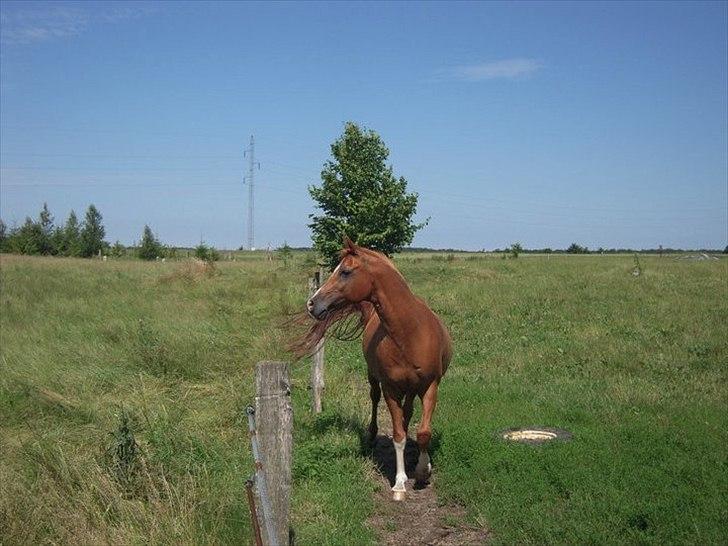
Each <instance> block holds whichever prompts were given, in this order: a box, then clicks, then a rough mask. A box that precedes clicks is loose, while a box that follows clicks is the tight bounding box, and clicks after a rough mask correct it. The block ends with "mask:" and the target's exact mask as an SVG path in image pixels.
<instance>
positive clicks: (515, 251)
mask: <svg viewBox="0 0 728 546" xmlns="http://www.w3.org/2000/svg"><path fill="white" fill-rule="evenodd" d="M510 250H511V258H518V255H519V254H520V253H521V252H523V247H522V246H521V243H513V244H512V245H511V248H510Z"/></svg>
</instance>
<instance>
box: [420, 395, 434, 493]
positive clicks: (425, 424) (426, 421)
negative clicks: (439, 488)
mask: <svg viewBox="0 0 728 546" xmlns="http://www.w3.org/2000/svg"><path fill="white" fill-rule="evenodd" d="M437 386H438V384H437V382H434V381H433V382H432V383H431V384H430V386H429V387H428V388H427V391H426V392H425V394H424V396H423V397H422V419H421V422H420V426H419V427H418V428H417V446H418V447H419V448H420V457H419V459H418V460H417V466H416V467H415V485H417V486H424V485H426V484H427V482H428V481H429V479H430V473H431V471H432V465H431V464H430V453H429V449H430V440H431V439H432V427H431V423H432V414H433V413H434V411H435V406H436V405H437Z"/></svg>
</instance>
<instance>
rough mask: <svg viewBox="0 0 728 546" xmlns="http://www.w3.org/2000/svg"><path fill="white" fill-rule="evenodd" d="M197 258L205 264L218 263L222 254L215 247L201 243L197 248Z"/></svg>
mask: <svg viewBox="0 0 728 546" xmlns="http://www.w3.org/2000/svg"><path fill="white" fill-rule="evenodd" d="M195 258H197V259H198V260H202V261H205V262H217V261H219V260H220V253H219V252H218V251H217V250H216V249H215V247H212V246H207V245H206V244H205V243H200V244H199V245H197V246H196V247H195Z"/></svg>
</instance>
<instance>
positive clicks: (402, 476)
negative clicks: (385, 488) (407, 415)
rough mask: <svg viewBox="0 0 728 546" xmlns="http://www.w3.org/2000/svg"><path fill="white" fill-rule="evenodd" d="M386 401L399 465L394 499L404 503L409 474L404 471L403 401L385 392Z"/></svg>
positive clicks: (405, 437) (396, 459)
mask: <svg viewBox="0 0 728 546" xmlns="http://www.w3.org/2000/svg"><path fill="white" fill-rule="evenodd" d="M384 400H385V402H386V403H387V408H388V409H389V414H390V415H391V416H392V441H393V442H394V455H395V461H396V463H397V473H396V475H395V478H394V486H393V487H392V492H393V493H392V498H393V499H394V500H396V501H403V500H404V499H405V497H406V494H405V492H406V488H405V486H404V484H405V482H406V481H407V473H406V472H405V469H404V446H405V445H406V443H407V434H406V433H405V429H404V412H403V410H402V399H401V397H400V398H396V397H395V396H392V394H391V393H389V392H387V390H386V388H385V391H384Z"/></svg>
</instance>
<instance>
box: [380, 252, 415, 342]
mask: <svg viewBox="0 0 728 546" xmlns="http://www.w3.org/2000/svg"><path fill="white" fill-rule="evenodd" d="M371 302H372V304H373V305H374V309H375V310H376V312H377V314H378V315H379V320H380V321H381V323H382V326H384V328H385V330H387V333H388V334H389V336H390V337H391V338H392V339H393V340H394V341H395V342H396V343H397V345H399V346H400V348H404V347H405V346H406V345H407V340H408V338H409V335H408V334H409V333H410V330H411V328H412V324H413V321H412V320H411V318H412V317H411V314H410V312H414V311H415V309H414V308H415V306H416V305H417V299H416V298H415V295H414V294H413V293H412V291H411V290H410V288H409V286H407V283H406V282H405V280H404V278H403V277H402V276H401V275H400V274H399V272H398V271H397V270H396V269H394V268H393V267H391V266H382V267H381V268H380V270H379V271H377V274H376V275H375V277H374V289H373V291H372V296H371Z"/></svg>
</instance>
